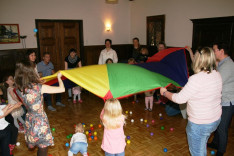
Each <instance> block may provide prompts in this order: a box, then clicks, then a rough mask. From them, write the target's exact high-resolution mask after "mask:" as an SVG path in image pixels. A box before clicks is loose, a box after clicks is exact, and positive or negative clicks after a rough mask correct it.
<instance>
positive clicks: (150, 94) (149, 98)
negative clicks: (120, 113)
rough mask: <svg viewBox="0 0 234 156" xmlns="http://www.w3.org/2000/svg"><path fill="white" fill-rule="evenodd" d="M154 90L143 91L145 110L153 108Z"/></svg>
mask: <svg viewBox="0 0 234 156" xmlns="http://www.w3.org/2000/svg"><path fill="white" fill-rule="evenodd" d="M154 92H155V90H153V91H149V92H145V110H148V111H150V112H152V109H153V101H154V96H153V95H154ZM149 103H150V108H149Z"/></svg>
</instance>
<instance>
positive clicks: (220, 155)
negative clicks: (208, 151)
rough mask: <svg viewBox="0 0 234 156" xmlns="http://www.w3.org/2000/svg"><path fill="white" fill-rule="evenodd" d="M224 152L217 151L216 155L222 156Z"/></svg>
mask: <svg viewBox="0 0 234 156" xmlns="http://www.w3.org/2000/svg"><path fill="white" fill-rule="evenodd" d="M223 154H224V153H222V152H219V151H217V153H216V156H223Z"/></svg>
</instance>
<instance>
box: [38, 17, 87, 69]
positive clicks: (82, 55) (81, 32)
mask: <svg viewBox="0 0 234 156" xmlns="http://www.w3.org/2000/svg"><path fill="white" fill-rule="evenodd" d="M39 22H77V23H78V24H79V41H80V58H81V61H82V63H83V64H84V60H85V59H86V58H84V57H85V55H84V36H83V20H62V19H61V20H59V19H35V24H36V29H38V23H39ZM36 37H37V47H38V53H37V58H38V59H39V60H41V55H39V52H40V43H39V35H38V33H36Z"/></svg>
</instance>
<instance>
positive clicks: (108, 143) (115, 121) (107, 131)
mask: <svg viewBox="0 0 234 156" xmlns="http://www.w3.org/2000/svg"><path fill="white" fill-rule="evenodd" d="M100 118H101V120H102V123H103V125H104V134H103V139H102V145H101V148H102V149H103V150H104V151H105V155H106V156H124V155H125V153H124V149H125V146H126V142H125V135H124V130H123V126H124V124H125V116H124V115H123V114H122V107H121V105H120V102H119V100H117V99H109V100H107V101H106V103H105V105H104V108H103V109H102V112H101V115H100Z"/></svg>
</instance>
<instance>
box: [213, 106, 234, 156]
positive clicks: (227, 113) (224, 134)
mask: <svg viewBox="0 0 234 156" xmlns="http://www.w3.org/2000/svg"><path fill="white" fill-rule="evenodd" d="M233 114H234V104H232V103H231V102H230V106H223V107H222V116H221V122H220V124H219V126H218V128H217V130H216V131H215V133H214V139H213V141H212V143H213V144H214V145H216V146H217V147H218V149H217V150H218V151H219V152H222V153H225V152H226V148H227V141H228V127H229V125H230V123H231V120H232V116H233Z"/></svg>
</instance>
